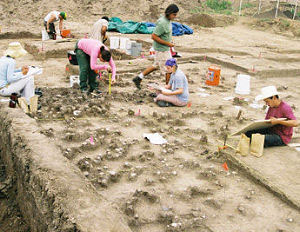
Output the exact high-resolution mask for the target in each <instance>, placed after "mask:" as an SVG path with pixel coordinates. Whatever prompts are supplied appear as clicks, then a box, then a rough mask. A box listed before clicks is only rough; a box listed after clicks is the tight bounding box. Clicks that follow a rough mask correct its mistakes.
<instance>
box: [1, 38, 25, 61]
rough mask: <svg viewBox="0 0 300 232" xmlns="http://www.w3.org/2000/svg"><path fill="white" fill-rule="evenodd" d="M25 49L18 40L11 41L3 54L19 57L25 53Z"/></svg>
mask: <svg viewBox="0 0 300 232" xmlns="http://www.w3.org/2000/svg"><path fill="white" fill-rule="evenodd" d="M26 54H27V52H26V50H25V49H24V48H23V47H22V45H21V44H20V43H19V42H12V43H10V44H9V45H8V49H7V50H6V51H5V52H4V55H5V56H10V57H12V58H19V57H22V56H24V55H26Z"/></svg>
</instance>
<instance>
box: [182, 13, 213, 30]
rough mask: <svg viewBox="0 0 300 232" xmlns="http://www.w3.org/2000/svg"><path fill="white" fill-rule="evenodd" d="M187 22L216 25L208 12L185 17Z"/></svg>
mask: <svg viewBox="0 0 300 232" xmlns="http://www.w3.org/2000/svg"><path fill="white" fill-rule="evenodd" d="M186 21H187V23H190V24H194V25H199V26H202V27H216V21H215V20H214V18H213V17H212V16H210V15H208V14H194V15H192V16H190V17H188V18H187V20H186Z"/></svg>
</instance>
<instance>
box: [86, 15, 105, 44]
mask: <svg viewBox="0 0 300 232" xmlns="http://www.w3.org/2000/svg"><path fill="white" fill-rule="evenodd" d="M103 26H104V27H106V28H108V21H106V20H105V19H99V20H98V21H97V22H95V23H94V25H93V28H92V31H91V33H90V39H95V40H101V30H102V27H103Z"/></svg>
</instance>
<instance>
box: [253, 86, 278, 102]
mask: <svg viewBox="0 0 300 232" xmlns="http://www.w3.org/2000/svg"><path fill="white" fill-rule="evenodd" d="M260 92H261V94H260V95H258V96H256V98H255V101H260V100H264V99H266V98H269V97H273V96H275V95H279V93H278V91H277V89H276V87H275V86H273V85H272V86H267V87H264V88H262V89H261V90H260Z"/></svg>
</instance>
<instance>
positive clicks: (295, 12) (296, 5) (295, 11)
mask: <svg viewBox="0 0 300 232" xmlns="http://www.w3.org/2000/svg"><path fill="white" fill-rule="evenodd" d="M295 1H296V4H295V10H294V16H293V20H295V17H296V14H297V7H298V0H295Z"/></svg>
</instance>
